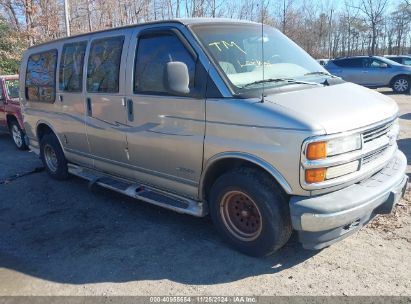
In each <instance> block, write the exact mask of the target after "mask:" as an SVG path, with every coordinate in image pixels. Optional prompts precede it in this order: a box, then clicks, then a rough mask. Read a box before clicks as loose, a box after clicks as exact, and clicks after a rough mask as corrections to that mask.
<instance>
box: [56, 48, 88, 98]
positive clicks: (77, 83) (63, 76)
mask: <svg viewBox="0 0 411 304" xmlns="http://www.w3.org/2000/svg"><path fill="white" fill-rule="evenodd" d="M86 47H87V42H86V41H82V42H75V43H69V44H65V45H64V46H63V53H62V56H61V61H60V71H59V88H60V90H61V91H64V92H81V91H82V90H83V65H84V54H85V52H86Z"/></svg>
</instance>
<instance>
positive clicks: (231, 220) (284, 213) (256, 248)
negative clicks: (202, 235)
mask: <svg viewBox="0 0 411 304" xmlns="http://www.w3.org/2000/svg"><path fill="white" fill-rule="evenodd" d="M209 204H210V215H211V218H212V220H213V222H214V225H215V226H216V227H217V229H218V231H219V232H220V234H221V235H222V237H223V238H224V239H225V240H226V241H227V242H228V243H229V244H231V245H232V246H233V247H234V248H235V249H237V250H239V251H241V252H242V253H244V254H247V255H250V256H267V255H270V254H272V253H274V252H275V251H277V250H278V249H280V248H281V247H282V246H284V244H285V243H287V241H288V240H289V238H290V236H291V233H292V228H291V220H290V213H289V207H288V200H287V196H286V195H285V193H284V191H283V190H282V189H281V187H280V186H278V185H277V184H276V183H275V181H274V180H273V179H272V178H271V177H270V176H268V175H267V174H266V173H265V172H262V171H260V170H257V169H253V168H240V169H236V170H233V171H230V172H227V173H225V174H223V175H222V176H220V177H219V178H218V179H217V180H216V182H215V183H214V185H213V186H212V188H211V192H210V199H209Z"/></svg>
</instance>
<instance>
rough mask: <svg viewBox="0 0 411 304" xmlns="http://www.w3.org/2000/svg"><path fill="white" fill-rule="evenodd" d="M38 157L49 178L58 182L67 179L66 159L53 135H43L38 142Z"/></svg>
mask: <svg viewBox="0 0 411 304" xmlns="http://www.w3.org/2000/svg"><path fill="white" fill-rule="evenodd" d="M40 157H41V160H42V161H43V165H44V167H45V168H46V170H47V173H48V174H49V175H50V176H51V177H53V178H55V179H58V180H64V179H67V178H68V177H69V174H68V166H67V160H66V157H65V156H64V153H63V149H62V148H61V146H60V142H59V141H58V139H57V137H56V136H55V135H54V134H52V133H48V134H45V135H44V136H43V137H42V139H41V140H40Z"/></svg>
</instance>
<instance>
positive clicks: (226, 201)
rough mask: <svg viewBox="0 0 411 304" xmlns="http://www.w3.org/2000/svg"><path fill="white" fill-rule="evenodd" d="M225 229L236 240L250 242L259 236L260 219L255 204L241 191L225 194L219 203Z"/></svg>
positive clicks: (261, 226)
mask: <svg viewBox="0 0 411 304" xmlns="http://www.w3.org/2000/svg"><path fill="white" fill-rule="evenodd" d="M220 215H221V218H222V220H223V223H224V225H225V227H226V228H227V229H228V230H229V231H230V233H231V234H233V235H234V236H235V237H236V238H237V239H239V240H241V241H246V242H251V241H254V240H255V239H257V238H258V237H259V236H260V235H261V231H262V229H263V224H262V217H261V213H260V210H259V209H258V206H257V204H256V203H255V202H254V201H253V200H252V199H251V198H250V197H249V196H248V195H246V194H245V193H243V192H241V191H230V192H227V193H226V194H225V195H224V197H223V198H222V200H221V203H220Z"/></svg>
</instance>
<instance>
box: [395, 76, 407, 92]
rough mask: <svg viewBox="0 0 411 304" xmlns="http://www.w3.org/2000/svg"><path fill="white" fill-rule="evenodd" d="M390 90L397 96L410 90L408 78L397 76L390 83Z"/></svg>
mask: <svg viewBox="0 0 411 304" xmlns="http://www.w3.org/2000/svg"><path fill="white" fill-rule="evenodd" d="M392 90H393V91H394V92H395V93H398V94H405V93H407V92H409V90H410V78H408V77H406V76H398V77H396V78H395V79H394V80H393V82H392Z"/></svg>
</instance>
